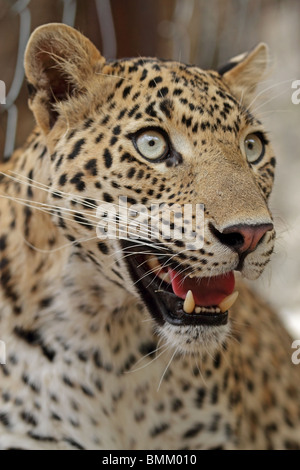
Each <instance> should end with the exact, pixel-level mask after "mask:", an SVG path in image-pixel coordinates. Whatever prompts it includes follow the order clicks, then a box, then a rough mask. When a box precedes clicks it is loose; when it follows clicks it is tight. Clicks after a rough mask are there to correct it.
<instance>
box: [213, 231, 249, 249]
mask: <svg viewBox="0 0 300 470" xmlns="http://www.w3.org/2000/svg"><path fill="white" fill-rule="evenodd" d="M213 234H214V235H215V237H217V239H218V240H219V241H220V242H221V243H222V244H223V245H226V246H229V247H232V248H235V249H237V248H240V247H241V246H242V245H243V244H244V237H243V235H242V234H241V233H221V232H219V231H218V230H217V229H216V228H213Z"/></svg>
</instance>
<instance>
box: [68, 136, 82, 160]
mask: <svg viewBox="0 0 300 470" xmlns="http://www.w3.org/2000/svg"><path fill="white" fill-rule="evenodd" d="M84 144H85V139H80V140H77V142H75V144H74V147H73V150H72V152H71V153H69V155H68V159H70V160H72V159H74V158H76V157H77V155H78V154H79V152H80V151H81V148H82V146H83V145H84Z"/></svg>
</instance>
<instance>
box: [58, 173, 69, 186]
mask: <svg viewBox="0 0 300 470" xmlns="http://www.w3.org/2000/svg"><path fill="white" fill-rule="evenodd" d="M66 182H67V174H66V173H64V174H63V175H61V176H60V178H59V180H58V184H59V185H60V186H64V185H65V184H66Z"/></svg>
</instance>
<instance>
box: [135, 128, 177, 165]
mask: <svg viewBox="0 0 300 470" xmlns="http://www.w3.org/2000/svg"><path fill="white" fill-rule="evenodd" d="M135 144H136V147H137V149H138V151H139V152H140V154H141V155H142V156H143V157H145V158H148V160H158V159H161V158H162V157H164V156H165V155H166V154H167V152H168V149H169V147H168V143H167V141H166V139H165V137H164V136H163V135H162V134H161V133H160V132H158V131H155V130H146V131H144V132H142V133H140V134H139V135H138V136H137V137H136V139H135Z"/></svg>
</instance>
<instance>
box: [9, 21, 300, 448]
mask: <svg viewBox="0 0 300 470" xmlns="http://www.w3.org/2000/svg"><path fill="white" fill-rule="evenodd" d="M265 62H266V48H265V46H258V48H256V49H255V50H254V51H253V52H252V53H250V54H246V55H244V56H243V57H241V58H239V59H238V60H237V59H235V60H233V62H232V63H231V65H230V66H227V67H225V68H224V69H223V70H222V71H221V72H220V73H218V72H214V71H203V70H201V69H200V68H198V67H195V66H189V65H184V64H180V63H177V62H171V61H161V60H158V59H149V58H138V59H126V60H119V61H115V62H108V63H107V62H105V60H104V58H103V57H102V56H101V55H100V53H99V52H98V51H97V50H96V48H95V47H94V46H93V45H92V44H91V43H90V42H89V41H88V40H87V39H86V38H84V37H83V36H82V35H81V34H79V33H78V32H77V31H75V30H73V29H71V28H69V27H67V26H64V25H55V24H54V25H46V26H42V27H40V28H38V29H37V30H36V31H35V32H34V33H33V35H32V37H31V39H30V42H29V44H28V46H27V51H26V57H25V70H26V75H27V79H28V82H29V92H30V98H29V104H30V107H31V109H32V111H33V113H34V115H35V119H36V122H37V128H36V129H35V130H34V132H33V133H32V134H31V135H30V137H29V139H28V141H27V143H26V144H25V146H24V147H23V148H22V149H21V150H18V151H17V152H16V153H15V154H14V155H13V156H12V158H11V160H10V162H9V163H8V164H6V165H3V166H1V180H0V195H1V199H0V218H1V233H0V253H1V258H0V269H1V291H0V298H1V306H0V339H1V340H3V341H5V342H6V350H7V361H6V364H5V365H2V366H0V449H20V448H21V449H241V448H242V449H255V448H259V449H299V448H300V397H299V371H298V370H297V366H295V365H293V364H292V362H291V340H290V338H289V336H288V335H287V333H286V332H285V330H284V329H283V327H282V325H281V324H280V322H279V320H278V319H277V316H276V315H275V314H274V313H273V312H272V311H271V309H270V308H269V307H268V306H267V305H266V304H265V303H264V302H263V301H261V299H259V298H258V297H257V295H254V294H253V293H252V292H251V291H250V290H249V289H248V287H246V285H245V284H244V283H243V282H242V281H241V280H240V281H238V290H239V292H240V296H239V300H238V301H237V303H236V304H235V306H234V307H233V308H232V309H231V310H230V322H229V324H227V325H224V326H218V327H214V326H209V327H208V326H205V325H187V326H176V325H172V324H166V323H163V322H157V321H156V320H155V319H154V318H153V317H152V316H151V315H150V313H149V311H148V309H147V307H146V304H145V302H144V300H143V298H142V296H141V295H140V292H139V290H138V289H137V286H136V285H135V284H134V283H133V281H132V279H131V276H130V273H129V270H128V265H127V263H126V256H127V255H128V253H126V250H124V249H123V248H122V246H121V244H120V241H119V240H118V239H116V240H100V239H99V238H97V236H96V225H97V218H96V216H95V214H96V208H97V207H98V206H99V205H100V204H102V203H103V202H106V203H111V204H117V203H118V200H119V196H124V195H125V196H127V199H128V202H130V203H131V204H143V205H145V206H146V207H148V208H150V206H151V204H152V203H157V202H165V203H167V204H184V203H191V204H193V203H198V202H201V203H203V204H204V206H205V238H204V245H203V248H201V249H200V250H196V251H190V250H187V248H186V246H185V244H184V242H182V241H180V240H171V241H170V242H169V243H166V242H165V240H163V239H162V238H158V240H156V241H155V242H152V243H151V244H150V245H148V248H149V253H154V254H156V255H157V256H160V255H162V254H163V255H164V256H167V259H168V262H169V263H171V264H172V266H173V265H175V266H180V268H181V269H182V272H185V271H186V272H192V273H194V274H196V275H197V276H199V277H210V276H217V275H220V274H223V273H225V272H228V271H231V270H233V269H237V268H238V269H239V270H240V271H241V273H242V274H243V276H245V277H247V278H249V279H256V278H257V277H259V275H260V274H261V272H262V271H263V269H264V267H265V266H266V264H267V263H268V262H269V259H270V256H271V254H272V251H273V246H274V238H275V232H274V230H269V231H268V232H267V233H266V234H265V236H264V237H263V239H262V241H261V243H259V244H258V245H257V247H256V249H255V250H254V251H252V252H251V253H248V254H247V256H245V257H244V258H243V259H242V260H241V259H240V257H239V255H238V254H237V253H236V252H235V251H234V250H232V249H231V248H230V247H229V246H228V245H226V243H225V241H224V238H222V236H221V235H219V236H218V237H219V238H218V237H217V236H216V232H214V231H213V230H212V229H211V227H212V226H213V227H215V230H217V232H218V233H219V234H222V233H223V231H224V229H225V228H226V227H228V226H232V225H239V224H262V223H269V222H271V221H272V217H271V214H270V212H269V209H268V197H269V194H270V192H271V188H272V183H273V178H274V167H275V158H274V154H273V150H272V148H271V145H270V143H269V141H268V138H267V137H266V135H265V132H264V129H263V127H262V125H261V123H260V122H259V121H258V120H257V119H256V118H255V117H254V116H253V115H252V114H251V112H250V110H249V109H250V108H249V107H250V105H251V102H252V101H253V100H255V95H254V94H253V93H254V90H255V87H256V84H257V82H258V81H259V80H260V79H261V77H262V75H263V72H264V64H265ZM149 127H151V128H155V129H157V128H159V129H161V132H164V133H165V134H166V136H167V138H168V139H169V143H170V152H169V154H168V155H167V158H165V159H164V160H163V161H161V162H155V163H153V162H149V161H147V160H146V159H145V158H143V157H142V156H141V155H140V154H139V152H138V151H137V150H136V148H135V146H134V144H133V140H132V136H133V135H135V134H136V133H137V132H139V131H140V130H141V129H143V128H149ZM251 132H256V133H259V135H260V136H262V137H261V138H263V140H264V145H265V153H264V155H263V156H262V158H261V160H260V161H259V162H256V163H255V164H250V163H248V162H247V160H246V158H245V155H244V154H243V152H242V150H241V142H242V141H243V139H245V137H246V135H248V134H249V133H251ZM173 222H174V223H176V220H175V219H174V221H173ZM160 235H161V234H160ZM163 250H164V251H163Z"/></svg>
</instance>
